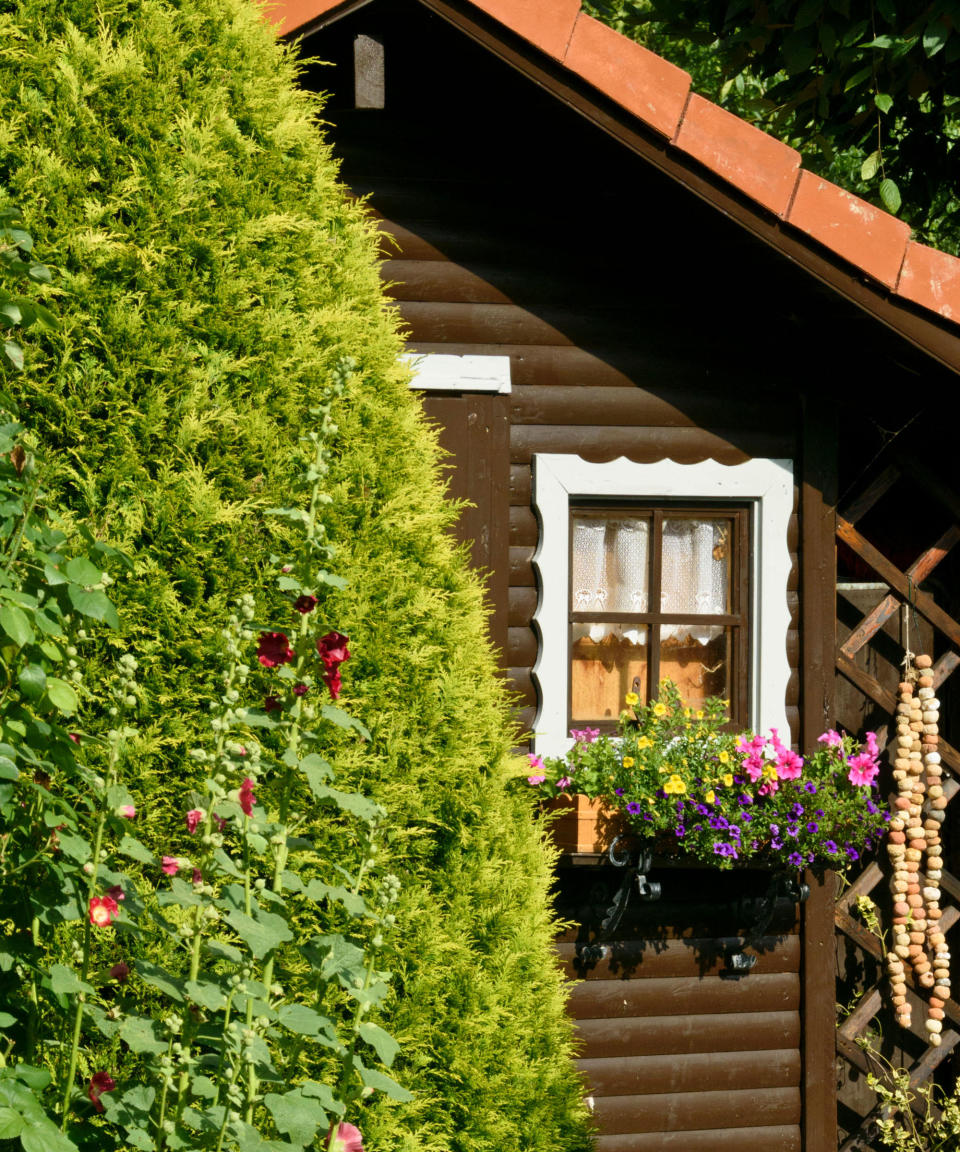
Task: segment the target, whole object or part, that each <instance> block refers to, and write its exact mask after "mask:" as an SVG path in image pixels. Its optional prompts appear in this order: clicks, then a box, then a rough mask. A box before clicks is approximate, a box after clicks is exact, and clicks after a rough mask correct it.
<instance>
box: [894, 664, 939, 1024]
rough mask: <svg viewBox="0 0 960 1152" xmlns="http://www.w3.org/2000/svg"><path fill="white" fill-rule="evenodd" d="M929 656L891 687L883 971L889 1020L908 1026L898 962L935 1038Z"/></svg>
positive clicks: (935, 835) (933, 727)
mask: <svg viewBox="0 0 960 1152" xmlns="http://www.w3.org/2000/svg"><path fill="white" fill-rule="evenodd" d="M932 665H933V661H932V659H931V658H930V657H929V656H917V657H915V658H911V655H910V653H908V654H907V659H906V661H905V666H906V671H905V672H904V677H903V681H902V683H901V684H900V687H899V702H898V704H897V735H896V746H895V753H894V755H895V759H894V762H893V778H894V780H895V781H896V784H897V791H898V793H899V794H898V796H897V798H896V800H895V801H894V804H895V807H896V811H895V812H894V815H893V818H892V819H891V821H890V835H889V838H888V841H887V852H888V853H889V856H890V862H891V864H892V866H893V880H892V888H893V931H894V947H893V951H892V952H890V953H889V954H888V955H887V971H888V973H889V976H890V989H891V993H892V996H893V1005H894V1011H895V1013H896V1018H897V1023H898V1024H900V1025H901V1026H902V1027H904V1028H908V1027H909V1026H910V1002H909V1000H908V999H907V984H906V976H905V972H906V966H907V965H909V966H910V968H911V969H912V972H913V977H914V984H915V986H916V987H917V989H918V990H919V989H924V990H925V991H926V992H927V1019H926V1021H925V1022H924V1027H925V1028H926V1030H927V1034H928V1037H927V1038H928V1040H929V1042H930V1043H931V1044H933V1045H934V1046H937V1045H939V1044H940V1033H941V1031H942V1029H943V1019H944V1004H945V1003H946V1001H947V1000H948V999H949V997H950V952H949V949H948V948H947V940H946V936H945V935H944V934H943V932H942V931H941V930H940V917H941V909H940V878H941V876H942V875H943V851H942V848H941V837H940V830H941V825H942V824H943V822H944V820H945V818H946V807H947V798H946V796H944V794H943V784H942V775H943V768H942V766H941V763H940V753H939V751H938V744H939V740H940V736H939V718H940V701H939V700H938V699H937V698H936V695H935V691H934V686H933V675H932Z"/></svg>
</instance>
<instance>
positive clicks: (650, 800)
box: [647, 796, 653, 804]
mask: <svg viewBox="0 0 960 1152" xmlns="http://www.w3.org/2000/svg"><path fill="white" fill-rule="evenodd" d="M647 803H648V804H653V797H652V796H648V797H647Z"/></svg>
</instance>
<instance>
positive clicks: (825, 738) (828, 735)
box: [817, 728, 843, 748]
mask: <svg viewBox="0 0 960 1152" xmlns="http://www.w3.org/2000/svg"><path fill="white" fill-rule="evenodd" d="M817 743H818V744H826V746H827V747H828V748H842V747H843V737H842V736H841V735H840V733H839V732H836V731H835V730H834V729H833V728H831V729H830V731H829V732H824V733H823V735H822V736H818V737H817Z"/></svg>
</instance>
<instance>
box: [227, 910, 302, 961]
mask: <svg viewBox="0 0 960 1152" xmlns="http://www.w3.org/2000/svg"><path fill="white" fill-rule="evenodd" d="M224 919H225V920H226V921H227V923H228V924H229V925H230V927H231V928H233V929H234V931H235V932H236V933H237V935H238V936H239V937H240V939H241V940H243V942H244V943H245V944H246V945H247V947H248V948H249V949H250V951H251V952H252V953H253V955H254V956H255V957H256V959H258V960H262V959H263V957H264V956H266V955H267V954H268V953H269V952H272V951H273V949H274V948H276V947H278V946H279V945H280V944H283V943H284V941H286V940H292V939H293V933H292V932H291V931H290V929H289V928H288V926H287V922H286V920H284V918H283V917H282V916H277V915H276V914H275V913H273V912H261V913H260V916H259V919H257V920H254V919H253V917H252V916H247V914H246V913H245V912H240V911H238V910H236V909H235V910H234V911H232V912H229V913H228V914H227V915H226V916H225V917H224Z"/></svg>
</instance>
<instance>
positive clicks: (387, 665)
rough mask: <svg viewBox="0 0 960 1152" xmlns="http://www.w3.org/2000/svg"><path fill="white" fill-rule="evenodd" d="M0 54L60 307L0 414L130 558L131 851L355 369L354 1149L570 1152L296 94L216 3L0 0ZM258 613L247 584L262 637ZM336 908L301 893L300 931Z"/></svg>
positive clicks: (555, 1061) (425, 443) (368, 267)
mask: <svg viewBox="0 0 960 1152" xmlns="http://www.w3.org/2000/svg"><path fill="white" fill-rule="evenodd" d="M0 54H2V59H3V67H2V68H0V105H2V106H0V125H2V128H0V187H2V188H3V189H4V190H5V192H4V195H6V196H8V197H9V203H15V204H17V205H18V206H19V207H20V208H21V210H22V212H23V216H24V219H25V221H26V223H27V225H28V226H29V227H30V228H31V229H32V230H33V231H34V233H35V234H38V235H42V236H43V247H44V254H45V258H46V259H47V260H48V263H50V264H51V265H52V266H53V267H54V269H55V272H56V275H55V277H54V283H53V286H52V287H50V288H48V289H46V290H45V291H46V296H45V302H46V304H47V305H48V306H49V307H50V308H51V310H52V311H54V312H55V313H56V314H57V315H58V317H59V320H60V327H59V329H58V330H57V331H55V332H50V333H42V334H39V335H38V336H37V339H36V341H35V343H34V344H33V345H32V347H31V356H30V371H29V372H28V373H27V374H26V375H24V376H23V377H21V378H19V379H18V380H17V381H16V382H15V387H16V393H17V400H18V403H19V405H20V408H21V411H22V413H23V414H24V419H25V421H27V422H28V423H29V424H30V425H31V426H32V427H33V428H34V429H35V430H36V432H37V434H38V435H39V437H40V438H41V440H42V442H44V443H45V444H46V445H47V447H48V456H49V459H50V461H51V463H50V468H49V470H48V474H47V476H46V477H45V481H46V484H47V487H48V489H49V490H50V492H51V493H52V498H53V499H54V500H56V501H57V502H58V503H59V505H60V506H61V508H62V509H63V510H64V512H65V514H66V516H67V519H68V520H72V521H73V523H74V524H75V525H78V526H79V525H84V526H87V527H88V528H89V530H90V531H91V533H92V534H93V536H94V537H95V538H96V539H102V540H105V541H110V542H111V543H112V544H114V545H115V546H116V547H118V548H120V549H122V550H123V552H124V553H125V554H128V555H130V556H131V557H132V558H133V571H132V573H131V574H129V575H127V576H126V577H125V578H121V579H119V580H118V582H117V584H116V585H115V586H114V587H113V588H112V589H111V594H112V596H113V599H114V600H115V602H116V604H117V607H118V609H119V614H120V621H121V624H120V628H119V629H118V630H117V631H116V632H115V633H111V634H109V635H108V636H107V637H106V638H104V639H101V640H98V641H97V644H98V645H99V647H98V648H97V649H96V652H95V654H94V655H93V656H92V657H91V658H88V659H86V660H83V662H82V664H81V669H80V670H81V672H82V675H83V680H84V684H83V688H84V691H89V692H90V693H91V695H93V696H94V697H95V696H96V693H97V689H98V686H99V684H100V682H101V680H102V679H103V675H102V672H101V669H103V668H107V667H110V666H112V662H113V661H112V660H111V659H108V658H107V657H108V656H110V655H111V654H112V656H114V657H115V656H116V655H118V654H120V653H129V654H131V655H132V656H134V658H135V659H136V660H137V662H138V666H139V674H138V684H139V687H138V716H137V725H136V727H135V730H134V732H133V734H132V735H130V737H129V740H128V752H127V754H128V756H129V757H130V760H131V762H133V763H135V764H136V765H137V773H138V779H137V781H136V799H137V805H138V832H139V835H140V837H141V839H142V840H143V841H144V843H145V844H146V845H147V847H148V849H149V850H150V851H151V852H152V853H154V855H156V853H157V852H159V851H160V850H162V848H163V846H164V845H167V844H169V843H171V840H172V838H173V837H174V835H181V836H182V834H183V833H182V824H181V820H182V816H181V813H180V804H179V800H180V797H181V795H182V791H183V788H184V787H185V786H190V787H195V788H197V789H200V788H201V787H202V785H203V780H204V773H203V771H202V767H201V766H199V765H197V764H196V762H194V761H191V760H190V759H189V758H188V755H187V754H188V751H189V749H190V748H192V747H196V746H198V745H200V744H202V739H201V733H202V732H203V731H205V729H206V721H207V708H208V704H209V703H210V701H211V700H213V699H214V698H215V697H216V696H217V693H218V691H219V688H218V685H217V683H216V680H215V678H214V677H213V676H212V674H211V672H210V671H209V670H210V669H211V668H212V667H215V666H216V664H215V661H211V660H209V659H208V657H209V655H210V653H211V652H212V651H214V650H216V649H217V646H218V645H219V643H220V634H221V631H222V629H223V627H224V626H225V624H226V623H227V620H228V617H229V614H230V605H231V604H232V603H234V602H236V601H238V600H239V598H240V597H241V596H242V595H243V594H245V593H246V592H247V591H249V589H250V588H251V586H252V585H253V584H256V583H260V577H261V575H262V573H263V572H264V570H265V568H266V567H267V566H268V565H269V564H270V558H271V557H272V556H277V555H283V554H284V552H285V544H286V541H287V539H288V537H289V535H290V532H291V531H292V530H293V528H295V525H291V524H290V523H289V522H288V521H285V520H284V519H282V518H280V519H276V518H269V517H267V518H265V517H264V516H263V515H262V513H263V512H264V510H265V509H266V508H268V507H283V506H285V505H286V504H287V503H288V499H287V496H288V493H289V491H290V489H291V486H292V483H293V477H294V475H295V474H296V471H297V469H298V467H299V461H298V460H297V459H296V455H297V454H296V452H294V451H292V449H291V444H293V443H295V442H296V439H297V430H298V429H299V428H300V427H301V425H302V423H303V419H304V413H305V412H306V411H307V409H308V408H309V407H310V405H311V403H312V401H313V398H314V397H315V396H316V395H318V394H319V393H321V392H322V391H323V389H324V388H325V386H326V382H327V380H328V378H329V374H330V371H331V369H332V366H333V365H334V364H335V363H337V362H338V361H339V360H340V358H341V357H342V356H343V355H344V354H347V355H349V356H352V357H353V358H354V360H355V372H354V374H353V376H352V378H351V381H350V383H349V384H348V386H347V389H346V391H345V393H344V395H343V397H342V398H341V399H340V401H339V402H338V405H337V410H336V413H335V419H336V422H337V423H338V424H339V425H340V435H339V439H338V440H337V447H336V451H337V453H338V456H337V459H336V460H335V461H334V463H333V470H332V473H331V482H330V495H331V497H332V502H331V503H330V504H328V505H326V506H325V511H324V521H323V523H324V525H325V527H326V528H327V530H328V533H329V538H330V539H331V540H332V541H333V542H334V543H335V544H336V545H337V546H338V548H339V550H340V555H339V557H338V560H337V566H336V570H337V572H338V573H341V574H342V575H343V576H344V577H345V578H346V587H345V588H344V589H343V590H341V591H339V592H336V593H335V596H334V598H333V599H331V600H330V602H329V603H328V604H324V605H323V611H324V612H325V614H326V616H327V618H328V619H335V620H337V621H338V624H339V626H340V627H342V628H343V630H344V632H346V633H348V634H349V635H350V642H351V648H352V650H353V651H354V652H355V653H356V655H355V656H354V659H353V661H352V664H351V667H350V669H349V670H348V671H347V672H345V674H344V678H343V692H344V696H345V699H346V700H347V703H348V706H349V708H350V710H351V711H352V712H353V713H354V714H356V715H359V716H360V717H361V718H362V720H363V722H364V724H365V725H366V727H367V728H368V729H369V731H370V734H371V739H370V741H369V742H368V743H367V744H366V745H364V754H363V755H362V756H361V755H360V754H359V751H358V749H357V748H356V746H355V745H354V744H353V743H352V740H351V739H348V738H347V737H344V742H343V747H342V748H340V749H339V751H338V754H337V756H336V757H335V762H336V765H337V771H338V778H339V779H340V780H342V781H343V786H344V787H345V788H346V787H360V788H362V789H363V790H364V791H365V792H366V793H368V794H370V795H372V796H373V797H374V798H375V799H377V800H378V801H380V802H382V803H383V805H384V806H385V808H386V809H387V810H388V811H389V812H390V813H391V817H390V826H389V828H388V831H387V833H386V835H385V837H384V843H383V844H382V846H381V853H382V856H383V861H384V866H385V867H386V866H389V867H391V868H392V869H393V870H394V871H396V872H397V873H398V874H399V875H400V877H401V880H402V894H401V897H400V901H399V903H398V905H397V908H396V913H395V914H396V916H397V927H396V932H395V935H394V936H393V938H392V939H393V944H392V945H388V946H390V947H392V948H393V954H392V955H391V956H390V958H389V961H388V963H389V966H390V967H391V968H392V969H393V971H394V974H395V979H394V987H395V989H396V993H395V996H394V999H393V1000H392V1001H391V1002H390V1005H389V1011H388V1014H389V1016H390V1020H389V1027H390V1030H391V1031H392V1032H393V1033H394V1034H395V1035H397V1037H398V1039H400V1040H401V1042H402V1051H401V1055H400V1056H398V1057H397V1063H396V1065H395V1069H396V1076H397V1078H398V1080H401V1081H402V1082H403V1083H404V1084H405V1085H407V1086H409V1087H410V1088H411V1089H412V1090H413V1093H414V1096H413V1100H412V1101H410V1102H407V1103H403V1102H397V1103H391V1104H378V1103H376V1101H375V1100H374V1102H372V1104H371V1106H370V1108H369V1109H368V1114H367V1116H366V1118H365V1125H364V1131H365V1135H366V1137H367V1142H368V1145H370V1146H376V1147H381V1148H389V1149H398V1150H399V1149H413V1148H418V1149H436V1150H438V1152H439V1150H440V1149H442V1150H444V1152H446V1150H448V1149H464V1150H471V1152H473V1150H478V1152H479V1150H480V1149H484V1150H486V1149H494V1148H495V1149H497V1150H498V1152H499V1149H502V1148H504V1147H517V1148H525V1149H544V1150H545V1149H548V1148H549V1149H551V1150H554V1149H561V1150H563V1149H579V1148H582V1147H586V1137H585V1134H584V1123H583V1118H582V1107H581V1105H580V1103H579V1095H580V1091H581V1089H580V1086H579V1084H578V1083H577V1081H576V1080H575V1078H574V1076H573V1073H572V1070H571V1068H570V1065H569V1060H568V1055H569V1026H568V1024H567V1022H566V1021H565V1018H564V1016H563V1004H562V995H561V988H560V984H559V979H558V976H557V975H556V972H555V969H554V966H553V962H552V959H551V955H550V950H549V939H550V936H551V933H552V925H551V922H550V916H549V913H548V901H547V891H548V884H549V875H548V867H547V861H546V859H545V857H544V853H543V850H542V848H541V846H540V844H539V835H538V833H537V831H536V830H535V829H534V828H532V827H531V825H530V821H529V812H528V809H527V805H526V803H525V801H523V800H522V799H521V798H519V797H514V796H513V795H512V794H511V793H510V791H509V789H508V788H507V786H506V785H507V778H508V777H509V775H510V772H511V769H510V767H509V764H510V761H509V757H508V755H507V753H508V748H509V744H510V741H511V738H512V737H511V735H510V733H509V729H508V725H507V719H506V714H505V712H504V709H503V706H502V704H501V702H500V701H501V697H500V690H499V688H498V686H497V684H496V682H495V680H494V677H493V672H492V662H491V659H490V656H489V653H488V652H487V650H486V646H485V642H484V640H483V632H484V622H483V612H482V608H481V601H480V596H479V592H478V589H477V586H476V582H475V580H474V578H473V577H471V576H469V575H468V574H467V573H466V570H465V567H464V562H463V558H462V557H461V556H459V555H457V554H456V553H455V551H454V550H453V548H452V547H451V545H450V544H449V542H448V540H447V539H446V537H445V536H444V530H445V528H446V527H447V526H448V525H449V519H450V512H449V510H448V509H447V508H446V507H445V506H444V504H443V502H442V499H441V496H440V494H439V490H438V480H437V468H436V447H435V444H434V442H433V439H432V437H431V436H430V435H429V434H428V433H427V432H426V431H425V430H424V428H423V426H422V424H421V422H420V420H419V418H418V416H417V414H416V411H415V404H414V402H413V401H412V400H411V398H410V397H409V395H408V394H407V392H406V381H405V379H404V378H403V377H402V375H401V374H400V372H399V370H398V369H397V368H396V366H395V365H396V354H397V352H398V350H399V347H400V345H399V340H398V337H397V334H396V331H395V324H394V321H393V319H392V318H391V315H390V314H389V312H387V311H385V309H384V306H383V302H382V298H381V294H380V287H379V283H378V278H377V275H376V269H375V251H374V240H373V238H372V236H371V234H370V230H369V228H368V225H367V224H366V223H365V222H364V218H363V216H362V212H361V209H360V208H359V207H358V206H356V205H354V204H353V203H351V202H350V201H349V200H348V199H346V198H345V197H344V195H343V193H342V191H341V190H340V189H338V187H337V186H336V180H335V177H336V172H335V166H334V163H333V161H332V160H331V156H330V152H329V149H328V147H327V145H326V144H324V142H323V141H322V139H321V137H320V136H319V135H318V129H317V123H316V115H317V112H318V105H317V103H316V101H315V98H313V97H312V96H310V95H308V94H305V93H303V92H300V91H299V90H298V89H297V87H296V83H295V73H294V65H293V64H292V63H291V62H290V61H289V59H288V58H287V57H286V56H285V54H284V52H283V51H282V50H281V49H280V48H278V46H277V45H276V44H275V42H274V41H273V39H272V36H271V34H270V33H269V32H268V31H267V30H266V28H265V27H264V26H263V23H262V21H261V19H260V15H259V13H258V12H257V10H256V9H255V8H254V7H253V6H251V5H250V4H248V3H246V2H245V0H190V2H189V3H187V2H182V3H178V2H175V0H100V2H97V3H94V0H62V2H60V3H58V4H56V5H50V4H48V3H46V2H45V0H20V2H17V3H13V2H11V0H0ZM13 386H14V385H11V387H13ZM121 576H122V574H121ZM288 609H289V605H288V604H287V603H286V602H285V601H284V600H283V598H282V597H281V596H280V595H279V594H276V595H275V596H274V598H273V599H272V600H268V601H267V602H266V603H265V605H264V608H263V610H262V611H263V617H262V623H263V625H264V627H267V628H269V629H270V630H279V628H280V626H281V625H282V624H283V623H284V621H285V619H286V617H285V616H284V613H287V612H288ZM260 691H261V692H262V694H263V695H264V696H266V695H268V694H271V691H272V690H271V686H270V684H269V683H268V682H264V683H263V684H262V685H261V686H260ZM131 790H132V791H133V788H132V787H131ZM311 832H312V833H313V834H314V835H315V836H316V838H317V840H316V842H317V844H318V845H319V846H320V847H322V848H323V850H324V851H325V852H327V853H328V854H329V855H331V856H335V854H336V852H337V850H338V846H343V847H344V849H345V850H346V849H347V848H353V849H355V848H356V847H357V845H356V835H355V834H351V832H350V830H349V827H348V826H344V827H340V826H331V825H330V824H329V822H323V821H320V820H319V819H316V818H314V819H313V825H312V826H311ZM351 837H352V839H351ZM338 915H339V913H338V911H337V909H336V907H334V906H333V905H332V904H331V902H330V901H329V900H323V901H319V902H317V903H316V904H315V905H314V906H313V908H312V910H304V911H303V912H302V922H301V923H300V924H298V926H297V932H298V933H315V932H318V931H323V930H324V929H325V928H326V927H327V926H328V925H329V924H331V923H332V924H333V925H334V926H336V922H337V917H338ZM303 1072H304V1075H305V1076H306V1077H312V1076H314V1073H315V1069H314V1068H313V1067H311V1066H310V1065H309V1064H308V1065H306V1066H305V1067H304V1069H303ZM317 1078H318V1079H319V1078H320V1077H319V1075H318V1076H317ZM374 1142H375V1143H374Z"/></svg>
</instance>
